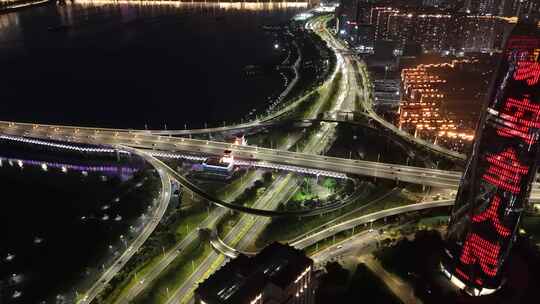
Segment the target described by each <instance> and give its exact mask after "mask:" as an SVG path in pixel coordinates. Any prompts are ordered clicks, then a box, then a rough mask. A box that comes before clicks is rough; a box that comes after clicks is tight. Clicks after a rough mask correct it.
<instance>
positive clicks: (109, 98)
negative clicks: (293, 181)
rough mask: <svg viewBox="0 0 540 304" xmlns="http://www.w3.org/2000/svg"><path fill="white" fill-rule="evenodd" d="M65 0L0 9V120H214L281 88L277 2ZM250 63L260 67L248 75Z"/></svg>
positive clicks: (122, 123)
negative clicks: (0, 12)
mask: <svg viewBox="0 0 540 304" xmlns="http://www.w3.org/2000/svg"><path fill="white" fill-rule="evenodd" d="M111 3H112V2H103V1H101V2H77V1H75V2H74V3H70V2H68V4H66V5H64V6H60V5H47V6H42V7H37V8H32V9H27V10H22V11H18V12H13V13H9V14H4V15H0V66H1V69H0V86H1V89H0V101H1V103H0V119H1V120H17V121H26V122H28V121H31V122H46V123H62V124H77V125H90V126H109V127H126V128H144V126H145V125H147V126H148V128H163V127H164V126H165V125H167V127H168V128H184V127H185V126H186V125H187V127H188V128H189V127H195V126H199V127H200V126H203V125H204V124H205V123H208V125H222V123H223V121H229V122H232V121H239V120H240V118H241V117H244V118H245V117H246V115H248V114H249V113H252V114H253V109H256V110H262V109H264V108H266V106H268V104H269V103H270V102H271V101H272V100H274V99H275V98H276V97H277V96H278V95H279V94H280V93H281V92H282V91H283V89H284V88H285V85H286V83H287V82H290V79H288V80H286V79H285V77H284V75H282V74H280V73H279V72H277V71H276V68H275V66H276V65H278V64H280V63H281V62H282V61H283V60H284V59H285V58H286V56H287V54H288V52H289V50H287V49H285V48H279V49H275V48H274V45H275V44H279V42H280V39H283V37H281V36H282V35H280V34H277V33H275V32H272V33H270V32H265V31H264V30H263V28H262V26H264V25H279V24H284V23H286V22H287V21H288V20H289V19H290V18H291V17H292V16H293V15H294V14H295V13H297V12H299V11H300V10H301V8H300V7H298V6H291V5H285V4H283V5H279V6H276V5H274V6H270V5H268V4H266V5H262V4H261V5H257V4H252V5H245V6H239V5H231V4H221V5H217V4H214V5H203V4H198V5H190V4H174V2H170V3H169V4H162V5H157V4H154V5H141V4H132V5H128V4H117V3H116V4H111ZM250 66H255V67H260V68H258V69H257V71H259V72H258V73H255V74H253V73H246V68H247V67H250Z"/></svg>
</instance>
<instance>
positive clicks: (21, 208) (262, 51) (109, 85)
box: [0, 2, 301, 304]
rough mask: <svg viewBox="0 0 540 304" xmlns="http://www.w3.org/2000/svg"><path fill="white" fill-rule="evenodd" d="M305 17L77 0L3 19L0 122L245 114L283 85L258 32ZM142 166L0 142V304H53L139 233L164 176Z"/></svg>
mask: <svg viewBox="0 0 540 304" xmlns="http://www.w3.org/2000/svg"><path fill="white" fill-rule="evenodd" d="M300 10H301V8H298V7H288V6H273V7H272V6H267V5H266V6H265V5H255V4H254V5H247V6H244V7H241V6H235V5H208V6H200V5H196V6H189V5H127V4H107V3H106V2H99V3H98V2H94V3H77V2H75V3H68V4H67V5H65V6H55V5H47V6H41V7H36V8H32V9H26V10H22V11H18V12H13V13H8V14H3V15H0V120H16V121H32V122H34V121H36V122H43V123H62V124H77V125H93V126H98V125H99V126H111V127H127V128H143V127H144V125H145V124H147V125H148V127H149V128H161V127H163V126H164V124H167V127H168V128H184V126H185V125H187V126H188V127H193V126H202V125H203V124H204V122H208V124H209V125H211V124H220V125H221V124H222V121H224V120H225V121H232V120H239V119H240V117H246V115H248V113H250V112H252V111H253V109H258V110H260V109H264V108H265V107H266V106H267V105H268V103H269V102H270V101H271V100H272V99H273V98H275V97H276V96H278V95H279V94H280V93H281V91H282V90H283V89H284V86H285V83H286V82H287V81H285V79H284V78H283V75H281V74H280V73H278V72H276V71H275V70H276V69H275V66H276V65H278V64H280V63H281V62H282V61H283V60H284V58H285V57H287V56H288V55H287V54H288V53H289V50H287V49H285V48H280V49H278V50H276V49H275V48H274V45H275V44H279V43H280V39H283V37H280V35H279V34H276V33H268V32H265V31H263V29H262V26H263V25H276V24H282V23H284V22H287V20H289V19H290V18H291V17H292V16H293V15H294V14H295V13H297V12H299V11H300ZM248 66H256V67H257V68H255V69H254V70H256V71H258V72H257V73H246V67H248ZM288 81H289V82H290V79H289V80H288ZM143 168H145V165H144V164H143V163H141V162H140V161H136V160H133V161H131V162H121V163H118V162H116V161H115V160H114V159H112V160H111V159H108V160H106V161H95V160H93V161H90V159H88V158H84V157H83V158H81V159H78V158H77V157H72V156H70V157H67V158H66V157H64V156H62V155H55V154H54V153H50V152H42V151H40V150H31V151H29V150H28V148H23V149H20V148H15V147H13V145H11V144H9V143H6V142H0V185H2V186H1V191H2V199H1V200H0V201H1V202H2V206H3V207H2V212H0V230H1V231H2V238H1V242H0V243H1V245H0V303H1V304H4V303H45V302H42V301H46V303H55V302H57V300H55V298H56V297H58V298H57V299H62V298H63V297H66V299H69V298H70V297H73V296H74V295H75V294H76V292H80V291H82V290H83V289H84V286H87V284H88V282H91V281H92V280H93V279H95V276H96V275H97V274H98V273H99V271H100V268H101V267H102V266H101V265H102V264H103V263H106V262H107V257H111V256H114V255H115V254H118V253H119V252H121V251H122V246H125V240H129V239H130V238H132V237H134V236H136V235H137V232H138V229H140V227H142V221H143V220H144V216H143V214H145V213H147V212H148V208H147V207H148V206H149V203H150V201H149V200H150V198H149V196H148V195H149V193H150V189H153V188H152V182H153V183H155V182H159V180H157V181H156V179H157V178H155V177H154V178H153V179H148V180H146V179H141V178H142V177H141V176H147V175H148V174H145V175H141V174H142V173H141V172H142V169H143ZM145 172H146V171H145ZM120 236H124V238H120ZM85 284H86V285H85ZM67 302H69V300H68V301H67Z"/></svg>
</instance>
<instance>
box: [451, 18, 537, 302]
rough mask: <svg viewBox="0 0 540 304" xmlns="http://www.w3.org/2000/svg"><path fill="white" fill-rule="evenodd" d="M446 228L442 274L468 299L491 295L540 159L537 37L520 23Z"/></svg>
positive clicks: (531, 27) (510, 40)
mask: <svg viewBox="0 0 540 304" xmlns="http://www.w3.org/2000/svg"><path fill="white" fill-rule="evenodd" d="M502 55H503V58H502V60H501V63H500V66H499V68H498V71H497V73H496V76H495V79H494V82H493V83H492V89H491V91H490V92H489V94H488V95H487V96H488V99H487V105H486V107H485V108H484V110H483V113H482V115H481V118H480V122H479V125H478V127H477V131H476V135H475V143H474V145H473V149H472V152H471V155H470V156H469V159H468V163H467V167H466V169H465V172H464V174H463V177H462V179H461V184H460V187H459V191H458V193H457V196H456V202H455V205H454V207H453V210H452V214H451V218H450V224H449V227H448V234H447V244H446V248H445V255H444V258H443V264H442V269H443V272H444V274H445V275H446V276H447V277H448V278H449V279H450V281H451V282H452V283H453V284H454V285H456V286H458V287H459V288H461V289H464V290H465V291H466V292H467V293H469V294H471V295H484V294H490V293H493V292H494V291H496V290H497V289H498V288H499V287H500V286H501V284H502V283H503V282H504V274H505V271H504V266H505V263H506V261H507V259H508V257H509V254H510V251H511V248H512V245H513V242H514V240H515V234H516V231H517V229H518V227H519V223H520V219H521V216H522V212H523V210H524V208H525V207H526V205H527V203H528V197H529V194H530V190H531V184H532V181H533V179H534V176H535V174H536V172H537V160H538V157H539V156H540V153H539V152H540V145H539V142H538V141H539V138H540V61H539V59H540V58H539V57H540V33H539V31H538V28H537V27H536V25H533V24H525V23H520V24H518V25H516V27H515V28H514V30H513V32H512V34H511V35H510V36H509V38H508V40H507V42H506V45H505V48H504V51H503V54H502Z"/></svg>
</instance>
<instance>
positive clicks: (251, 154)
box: [0, 123, 540, 199]
mask: <svg viewBox="0 0 540 304" xmlns="http://www.w3.org/2000/svg"><path fill="white" fill-rule="evenodd" d="M0 133H3V134H9V135H14V136H29V137H33V138H40V139H44V140H60V141H70V142H75V143H82V144H94V145H96V144H97V145H124V146H130V147H133V148H139V149H155V150H159V151H187V152H190V153H195V154H199V155H200V154H203V155H206V154H211V155H221V154H222V153H223V151H224V150H231V151H232V152H233V153H234V155H235V157H236V158H239V159H240V160H243V161H258V162H260V161H262V162H267V163H273V164H281V165H290V166H296V167H300V168H312V169H319V170H326V171H330V172H337V173H343V174H352V175H360V176H371V177H377V178H385V179H391V180H395V181H401V182H407V183H412V184H420V185H426V186H431V187H439V188H449V189H457V188H458V185H459V180H460V178H461V175H462V173H461V172H458V171H446V170H438V169H430V168H422V167H412V166H405V165H397V164H386V163H378V162H370V161H362V160H355V159H344V158H336V157H330V156H325V155H316V154H308V153H301V152H293V151H285V150H276V149H268V148H260V147H256V146H242V145H235V144H231V143H224V142H216V141H208V140H199V139H189V138H175V137H164V136H159V135H151V134H130V133H127V132H110V131H99V130H94V129H76V128H75V129H73V127H69V128H67V129H65V128H64V127H62V126H57V127H47V128H41V127H33V125H32V124H15V123H13V124H9V125H5V124H1V123H0ZM3 137H4V138H5V137H6V135H3ZM0 139H1V138H0ZM12 139H17V140H20V141H31V139H24V138H20V137H12ZM52 145H53V147H56V146H57V145H58V144H55V143H53V144H52ZM62 145H63V144H62ZM99 149H104V150H106V149H107V148H99ZM538 190H539V185H538V184H534V185H533V189H532V196H533V197H534V198H535V199H536V198H538V197H539V196H540V192H539V191H538Z"/></svg>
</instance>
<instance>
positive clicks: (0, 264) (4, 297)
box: [0, 145, 150, 304]
mask: <svg viewBox="0 0 540 304" xmlns="http://www.w3.org/2000/svg"><path fill="white" fill-rule="evenodd" d="M1 147H2V150H3V151H4V152H6V153H8V154H9V156H0V184H1V185H2V200H1V202H2V206H3V207H2V208H3V209H2V212H1V213H0V229H1V230H2V231H4V232H7V233H3V237H2V245H1V246H0V290H1V292H0V303H6V304H7V303H10V304H11V303H17V304H19V303H45V302H42V301H44V300H46V299H52V298H54V297H55V295H56V294H63V295H61V296H60V297H59V298H57V300H58V299H60V298H64V299H70V298H71V297H72V296H73V295H72V294H74V289H73V286H74V285H75V284H81V283H84V284H85V285H86V284H88V283H91V282H93V280H94V279H93V276H94V275H97V273H98V272H99V271H100V270H99V268H100V266H99V265H101V263H107V262H108V259H106V257H108V256H109V255H112V254H118V253H119V252H121V251H122V250H124V249H125V248H124V247H125V245H124V244H123V243H122V240H121V239H118V236H119V235H120V236H124V235H125V236H126V237H129V238H132V237H133V236H134V235H136V234H137V233H138V232H139V231H140V229H141V227H142V226H143V225H144V223H145V222H146V219H145V218H146V217H145V216H141V214H142V215H144V214H145V213H146V212H147V211H148V208H147V207H149V206H150V205H149V203H150V202H136V201H134V200H133V197H134V195H138V194H136V193H138V192H137V191H139V190H138V189H142V188H139V187H140V186H139V185H142V183H143V182H144V181H145V180H146V178H145V179H144V180H141V181H139V178H137V179H136V180H134V179H133V178H134V177H135V176H136V175H137V174H138V173H139V172H141V170H142V169H143V168H146V165H145V164H144V163H142V161H141V160H139V159H137V158H134V159H132V160H129V161H128V159H124V160H123V161H122V162H117V161H115V160H114V159H113V158H112V157H111V160H105V159H103V160H101V161H96V160H90V159H87V158H86V157H85V156H82V154H81V157H78V156H73V155H72V156H69V157H66V156H64V155H63V154H62V155H58V154H56V153H52V152H46V153H41V152H40V153H37V154H36V153H35V152H31V151H28V150H19V149H18V148H14V147H12V146H11V145H2V146H1ZM18 154H20V155H21V156H20V157H18V156H17V155H18ZM129 181H132V182H131V183H129ZM133 181H138V182H137V183H134V182H133ZM128 183H129V184H128ZM121 185H122V186H121ZM126 185H131V186H130V187H128V188H126ZM134 191H136V193H135V192H134ZM140 191H143V190H140ZM98 263H99V264H98ZM79 286H83V285H79ZM53 302H54V301H52V300H51V301H48V300H47V303H53ZM68 302H69V300H68Z"/></svg>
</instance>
